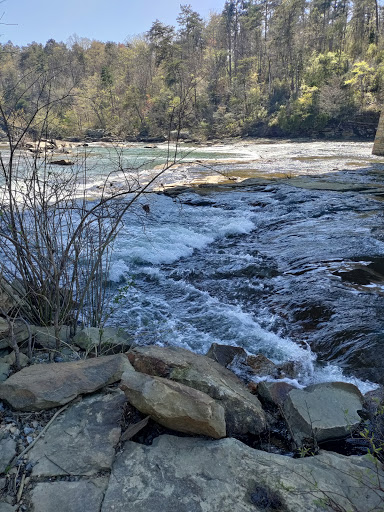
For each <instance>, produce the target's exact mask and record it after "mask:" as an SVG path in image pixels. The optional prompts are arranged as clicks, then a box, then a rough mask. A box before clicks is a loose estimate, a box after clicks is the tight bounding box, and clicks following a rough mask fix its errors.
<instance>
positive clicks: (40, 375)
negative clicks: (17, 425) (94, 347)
mask: <svg viewBox="0 0 384 512" xmlns="http://www.w3.org/2000/svg"><path fill="white" fill-rule="evenodd" d="M125 370H131V371H132V370H133V368H132V367H131V365H130V363H129V361H128V359H127V357H126V356H125V355H124V354H117V355H113V356H105V357H98V358H96V359H87V360H85V361H75V362H71V363H54V364H37V365H33V366H28V368H24V369H23V370H21V371H19V372H17V373H15V374H13V375H11V377H9V378H8V379H7V380H6V381H5V382H3V383H1V384H0V399H2V400H5V401H6V402H7V403H8V404H9V405H10V406H11V407H13V408H14V409H17V410H19V411H40V410H42V409H50V408H52V407H58V406H60V405H64V404H66V403H68V402H70V401H71V400H73V399H74V398H76V397H77V396H78V395H83V394H87V393H93V392H94V391H97V390H98V389H100V388H102V387H104V386H106V385H108V384H112V383H114V382H117V381H119V380H120V379H121V376H122V374H123V373H124V371H125Z"/></svg>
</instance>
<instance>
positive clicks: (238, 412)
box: [128, 346, 266, 435]
mask: <svg viewBox="0 0 384 512" xmlns="http://www.w3.org/2000/svg"><path fill="white" fill-rule="evenodd" d="M128 356H129V359H130V361H131V363H132V364H133V366H134V368H135V369H136V370H137V371H139V372H143V373H146V374H148V375H152V376H158V377H165V378H168V379H170V380H174V381H176V382H180V383H181V384H184V385H186V386H190V387H191V388H194V389H197V390H199V391H202V392H203V393H206V394H207V395H209V396H210V397H212V398H213V399H215V400H217V401H218V403H219V404H220V405H222V406H223V408H224V411H225V421H226V426H227V435H241V434H246V433H248V432H250V433H253V434H258V433H260V432H262V431H263V430H264V429H265V426H266V420H265V414H264V411H263V409H262V407H261V404H260V402H259V400H258V398H257V397H256V396H254V395H252V394H251V393H250V392H249V390H248V389H247V388H246V387H245V386H244V384H243V383H242V382H241V381H240V379H239V378H238V377H236V375H234V374H233V373H232V372H230V371H229V370H227V369H226V368H223V367H222V366H221V365H220V364H219V363H217V362H216V361H213V360H211V359H209V358H208V357H205V356H201V355H198V354H194V353H193V352H190V351H189V350H185V349H182V348H179V347H167V348H162V347H157V346H149V347H136V348H134V349H133V350H132V351H130V352H129V353H128Z"/></svg>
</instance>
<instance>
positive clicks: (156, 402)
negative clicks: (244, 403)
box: [120, 372, 226, 439]
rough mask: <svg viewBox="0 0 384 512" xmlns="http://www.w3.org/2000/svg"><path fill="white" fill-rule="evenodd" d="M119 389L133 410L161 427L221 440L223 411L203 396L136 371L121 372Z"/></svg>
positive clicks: (198, 392) (222, 434)
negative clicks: (147, 416)
mask: <svg viewBox="0 0 384 512" xmlns="http://www.w3.org/2000/svg"><path fill="white" fill-rule="evenodd" d="M120 387H121V389H122V390H123V391H124V393H125V394H126V396H127V398H128V401H129V402H130V403H131V404H132V405H133V406H134V407H136V409H138V410H139V411H141V412H142V413H144V414H148V415H149V416H151V418H153V419H154V420H156V421H157V422H158V423H160V424H161V425H164V426H165V427H168V428H171V429H173V430H178V431H180V432H185V433H188V434H202V435H206V436H210V437H214V438H215V439H219V438H220V437H225V434H226V428H225V419H224V409H223V407H222V406H221V405H219V404H218V403H217V402H216V401H215V400H213V398H211V397H210V396H208V395H207V394H206V393H202V392H201V391H197V390H196V389H193V388H190V387H188V386H184V385H183V384H179V383H178V382H172V381H170V380H167V379H163V378H161V377H150V376H149V375H144V374H142V373H139V372H126V373H124V374H123V376H122V379H121V384H120Z"/></svg>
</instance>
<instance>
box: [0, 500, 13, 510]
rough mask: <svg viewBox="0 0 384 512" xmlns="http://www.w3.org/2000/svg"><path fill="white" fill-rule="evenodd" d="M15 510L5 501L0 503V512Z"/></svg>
mask: <svg viewBox="0 0 384 512" xmlns="http://www.w3.org/2000/svg"><path fill="white" fill-rule="evenodd" d="M15 510H16V508H15V507H14V506H13V505H10V504H9V503H6V502H5V501H0V512H15Z"/></svg>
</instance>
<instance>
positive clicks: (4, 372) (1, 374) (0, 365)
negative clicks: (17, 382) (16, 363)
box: [0, 360, 11, 382]
mask: <svg viewBox="0 0 384 512" xmlns="http://www.w3.org/2000/svg"><path fill="white" fill-rule="evenodd" d="M10 368H11V365H10V364H8V363H4V362H3V361H2V360H0V382H4V381H5V380H7V379H8V375H9V372H10Z"/></svg>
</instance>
